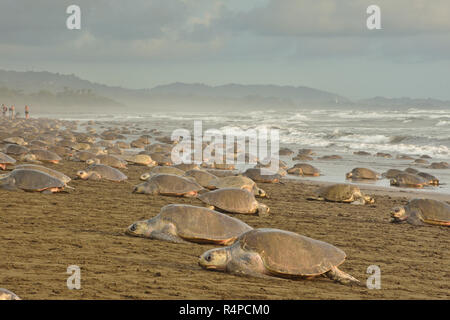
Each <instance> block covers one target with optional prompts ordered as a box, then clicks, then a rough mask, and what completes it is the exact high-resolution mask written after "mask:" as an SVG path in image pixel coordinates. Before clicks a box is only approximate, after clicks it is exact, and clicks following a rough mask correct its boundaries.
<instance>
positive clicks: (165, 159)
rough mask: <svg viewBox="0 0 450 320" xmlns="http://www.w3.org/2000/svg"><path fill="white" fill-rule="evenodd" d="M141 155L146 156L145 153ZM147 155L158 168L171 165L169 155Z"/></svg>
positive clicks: (158, 153) (159, 153) (155, 153)
mask: <svg viewBox="0 0 450 320" xmlns="http://www.w3.org/2000/svg"><path fill="white" fill-rule="evenodd" d="M144 152H145V151H144ZM141 154H147V153H146V152H145V153H141ZM149 155H150V157H152V159H153V160H155V161H156V162H157V163H158V165H160V166H171V165H172V164H173V163H172V158H171V156H170V154H166V153H161V152H153V153H150V154H149Z"/></svg>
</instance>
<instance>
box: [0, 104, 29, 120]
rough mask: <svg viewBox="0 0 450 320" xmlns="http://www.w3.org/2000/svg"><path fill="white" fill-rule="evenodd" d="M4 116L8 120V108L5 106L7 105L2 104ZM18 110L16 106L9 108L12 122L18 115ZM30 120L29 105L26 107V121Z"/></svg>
mask: <svg viewBox="0 0 450 320" xmlns="http://www.w3.org/2000/svg"><path fill="white" fill-rule="evenodd" d="M1 109H2V115H3V118H6V113H7V112H8V107H7V106H5V104H2V108H1ZM15 110H16V108H15V107H14V105H11V106H10V107H9V118H10V119H11V120H12V119H14V118H15V117H16V113H15ZM29 118H30V107H28V105H26V106H25V119H29Z"/></svg>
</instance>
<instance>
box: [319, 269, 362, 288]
mask: <svg viewBox="0 0 450 320" xmlns="http://www.w3.org/2000/svg"><path fill="white" fill-rule="evenodd" d="M325 276H326V277H327V278H329V279H331V280H333V281H335V282H339V283H340V284H346V285H357V286H362V287H364V284H362V283H361V282H360V281H359V280H358V279H356V278H354V277H352V276H351V275H349V274H348V273H345V272H344V271H342V270H339V269H338V268H337V267H332V268H331V270H330V271H328V272H327V273H325Z"/></svg>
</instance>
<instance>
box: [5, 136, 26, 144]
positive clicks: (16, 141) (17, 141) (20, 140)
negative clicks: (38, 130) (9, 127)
mask: <svg viewBox="0 0 450 320" xmlns="http://www.w3.org/2000/svg"><path fill="white" fill-rule="evenodd" d="M3 142H4V143H11V144H17V145H19V146H26V145H27V144H28V143H27V142H26V141H25V140H24V139H23V138H22V137H9V138H6V139H3Z"/></svg>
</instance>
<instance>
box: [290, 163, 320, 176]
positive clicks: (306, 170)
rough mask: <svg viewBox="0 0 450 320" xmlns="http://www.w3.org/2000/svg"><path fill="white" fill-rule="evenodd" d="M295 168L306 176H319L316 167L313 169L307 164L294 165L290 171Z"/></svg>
mask: <svg viewBox="0 0 450 320" xmlns="http://www.w3.org/2000/svg"><path fill="white" fill-rule="evenodd" d="M295 168H300V169H301V170H302V172H303V174H304V175H308V176H313V175H318V174H320V171H319V169H317V168H316V167H313V166H312V165H310V164H307V163H296V164H295V165H294V166H293V167H292V168H291V169H295ZM291 169H289V170H288V172H289V171H291V172H292V170H291Z"/></svg>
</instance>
